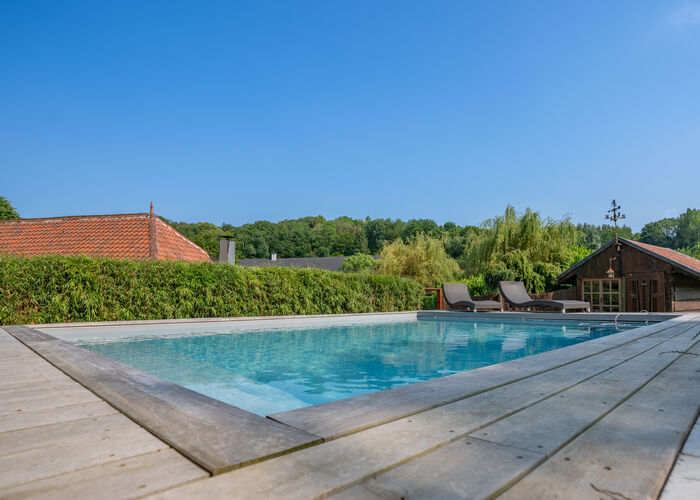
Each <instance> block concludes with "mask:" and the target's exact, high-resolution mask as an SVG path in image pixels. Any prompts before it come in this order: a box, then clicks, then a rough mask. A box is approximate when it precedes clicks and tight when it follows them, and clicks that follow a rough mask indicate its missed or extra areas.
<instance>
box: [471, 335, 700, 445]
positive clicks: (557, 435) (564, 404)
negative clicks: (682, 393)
mask: <svg viewBox="0 0 700 500" xmlns="http://www.w3.org/2000/svg"><path fill="white" fill-rule="evenodd" d="M697 342H698V341H697V340H695V339H693V331H688V332H686V333H685V334H683V335H681V336H679V337H676V338H674V339H671V340H669V341H668V342H665V343H663V344H661V345H659V346H657V347H655V348H653V349H651V350H649V351H647V352H645V353H643V354H640V355H639V356H637V357H634V358H632V359H630V360H629V361H627V362H625V363H622V364H620V365H618V366H615V367H613V368H611V369H610V370H608V371H605V372H603V373H601V374H599V375H597V376H595V377H593V378H591V379H589V380H586V381H584V382H582V383H580V384H577V385H576V386H574V387H572V388H570V389H568V390H566V391H563V392H562V393H560V394H558V395H556V396H554V397H551V398H548V399H546V400H544V401H542V402H540V403H537V404H535V405H533V406H531V407H529V408H525V409H524V410H522V411H521V412H518V413H516V414H514V415H511V416H510V417H507V418H504V419H502V420H499V421H498V422H495V423H493V424H491V425H489V426H487V427H484V428H482V429H480V430H479V431H478V433H476V434H474V435H473V437H479V438H481V439H486V440H488V441H491V442H495V443H500V444H503V445H506V446H514V447H517V448H522V449H527V450H531V451H538V452H542V453H546V454H552V453H554V452H556V451H557V450H558V449H559V448H560V447H561V446H563V445H564V444H566V443H567V442H569V441H570V440H571V439H573V438H574V437H576V436H577V435H578V434H579V433H581V432H583V431H584V430H585V429H586V428H588V427H589V426H590V425H592V424H593V423H594V422H595V421H596V420H598V419H599V418H601V416H603V415H605V414H607V413H609V412H610V411H612V410H613V409H614V408H615V407H616V406H617V405H619V404H620V403H622V402H623V401H624V400H626V399H627V398H629V397H630V396H632V394H634V393H635V392H636V391H637V390H639V389H640V388H641V387H642V386H643V385H644V384H645V383H647V382H648V381H649V380H651V379H653V378H654V377H655V376H656V375H657V374H658V373H659V372H661V371H662V370H663V369H665V368H666V367H667V366H669V365H670V364H671V363H672V362H674V360H676V359H678V357H679V356H680V355H679V354H677V353H672V352H669V351H673V350H676V351H683V350H686V349H688V348H689V347H691V346H692V345H694V344H697ZM662 353H663V354H662Z"/></svg>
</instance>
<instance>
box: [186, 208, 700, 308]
mask: <svg viewBox="0 0 700 500" xmlns="http://www.w3.org/2000/svg"><path fill="white" fill-rule="evenodd" d="M175 226H176V227H177V229H179V230H180V231H181V232H183V233H184V234H185V235H186V236H188V237H190V238H192V239H193V240H194V241H195V242H197V243H199V244H200V245H202V246H204V247H205V248H206V249H207V250H208V251H209V252H211V253H212V254H214V255H216V253H217V252H218V235H219V234H230V235H233V236H234V238H235V239H236V241H237V244H238V246H237V250H236V254H237V256H238V257H239V258H244V257H268V256H269V255H270V253H271V252H276V253H277V255H278V256H279V257H297V256H305V257H308V256H325V255H355V254H367V253H369V254H377V253H379V252H380V251H381V249H382V248H383V247H385V246H387V245H391V254H392V255H393V257H392V258H393V262H392V263H391V264H386V265H383V266H381V265H380V268H382V269H383V271H382V272H386V273H389V272H396V273H398V274H401V275H410V276H414V277H416V279H418V280H419V281H421V282H422V283H425V284H428V283H429V286H435V285H436V283H435V282H434V281H435V280H436V279H437V275H436V274H435V273H434V270H431V269H430V268H431V266H433V264H426V265H425V269H422V270H418V269H417V267H416V265H415V261H413V260H411V259H412V258H409V257H408V254H409V253H410V252H411V248H412V247H411V244H412V242H413V241H414V240H415V239H416V238H417V237H418V236H421V237H423V238H424V240H423V243H424V244H425V242H426V241H428V240H429V239H432V240H434V241H433V242H432V243H431V245H433V246H435V245H436V243H435V242H437V243H438V244H439V245H441V246H442V247H443V249H444V251H445V254H446V255H447V257H448V258H449V259H450V260H447V261H445V262H444V263H443V264H444V266H443V267H444V268H450V269H454V263H455V262H456V263H457V264H458V265H459V267H460V269H461V270H458V271H456V272H447V273H445V274H444V276H450V275H453V276H454V277H455V278H456V279H459V280H464V281H469V283H470V285H469V286H470V290H472V289H473V290H474V291H473V293H474V294H475V295H477V294H486V293H493V292H495V291H496V284H497V283H498V281H500V280H522V281H525V283H526V284H527V286H528V289H529V290H530V291H531V292H540V291H544V290H551V289H553V288H555V287H556V276H557V275H558V274H559V273H561V272H562V271H563V270H564V269H566V268H567V267H568V266H569V265H571V264H572V263H574V262H576V261H577V260H579V259H581V258H583V257H585V256H586V255H587V254H588V253H590V252H592V251H595V250H597V249H598V248H600V247H601V245H604V244H605V243H607V242H608V241H610V240H612V239H613V238H614V235H615V229H614V227H613V226H612V225H609V224H603V225H600V226H597V225H593V224H578V225H576V226H574V225H573V224H572V223H571V222H570V221H569V220H568V219H563V220H560V221H556V220H552V219H543V218H542V217H541V216H540V215H539V214H538V213H537V212H533V211H531V210H530V209H526V210H525V212H524V213H522V214H517V213H516V212H515V209H514V208H513V207H508V208H507V209H506V212H505V214H504V215H502V216H499V217H495V218H493V219H489V220H487V221H485V222H484V223H483V224H482V225H480V226H478V227H475V226H464V227H460V226H457V225H456V224H454V223H453V222H446V223H445V224H443V225H442V226H440V225H438V224H437V223H435V222H434V221H432V220H430V219H412V220H409V221H407V222H404V221H401V220H391V219H370V218H367V219H365V220H358V219H350V218H348V217H340V218H338V219H334V220H326V219H324V218H323V217H320V216H319V217H305V218H303V219H296V220H288V221H282V222H279V223H276V224H275V223H271V222H266V221H259V222H256V223H254V224H246V225H243V226H240V227H233V226H230V225H227V224H224V225H223V226H221V227H218V226H214V225H213V224H206V223H200V224H186V223H175ZM619 235H620V236H621V237H623V238H627V239H631V240H640V241H644V242H647V243H651V244H654V245H660V246H666V247H670V248H675V249H677V250H679V251H681V252H684V253H687V254H689V255H692V256H694V257H696V258H700V210H693V209H688V210H687V211H686V212H685V213H684V214H682V215H680V216H679V217H677V218H666V219H661V220H659V221H655V222H651V223H649V224H647V225H645V226H644V228H643V229H642V231H641V233H633V232H632V229H631V228H630V227H629V226H625V225H622V226H620V228H619ZM399 240H400V241H401V244H399V243H397V241H399ZM401 253H406V254H407V255H406V256H405V257H401V258H399V254H401ZM441 258H442V257H441ZM452 259H453V260H452ZM399 261H404V262H406V263H407V262H412V264H411V266H413V267H412V268H409V267H410V266H409V267H406V268H403V269H402V268H401V266H399V265H398V264H397V262H399ZM367 262H369V261H367ZM350 264H351V263H349V264H348V265H350ZM405 265H406V266H408V264H405ZM392 266H393V267H392ZM402 266H403V264H402ZM367 267H369V266H367ZM389 269H394V270H393V271H389Z"/></svg>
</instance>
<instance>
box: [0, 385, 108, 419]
mask: <svg viewBox="0 0 700 500" xmlns="http://www.w3.org/2000/svg"><path fill="white" fill-rule="evenodd" d="M93 401H100V399H99V398H98V397H97V396H95V395H94V394H92V393H91V392H90V391H88V390H86V389H85V388H84V387H80V386H79V385H77V384H76V386H75V387H74V388H72V389H63V390H61V391H57V392H55V393H49V392H46V391H31V394H27V395H26V396H25V395H22V394H21V393H20V394H13V395H12V396H11V397H9V396H8V397H5V396H3V397H2V399H0V416H2V415H8V414H12V413H18V412H21V411H32V410H41V409H43V408H58V407H60V406H65V405H73V404H78V403H89V402H93Z"/></svg>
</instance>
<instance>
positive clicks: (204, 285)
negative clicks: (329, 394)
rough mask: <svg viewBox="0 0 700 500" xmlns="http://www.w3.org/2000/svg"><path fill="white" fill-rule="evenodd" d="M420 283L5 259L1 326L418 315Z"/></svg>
mask: <svg viewBox="0 0 700 500" xmlns="http://www.w3.org/2000/svg"><path fill="white" fill-rule="evenodd" d="M423 293H424V291H423V288H422V287H421V286H420V285H419V284H418V283H416V282H415V281H412V280H408V279H404V278H399V277H393V276H377V275H368V274H346V273H335V272H329V271H321V270H317V269H287V268H278V267H270V268H250V267H240V266H231V265H227V264H219V263H214V262H211V263H209V262H206V263H189V262H163V261H132V260H114V259H104V258H98V259H95V258H88V257H62V256H43V257H34V258H29V259H27V258H20V257H10V256H4V257H0V296H2V301H0V324H4V325H8V324H31V323H57V322H73V321H76V322H78V321H111V320H140V319H166V318H206V317H233V316H273V315H294V314H331V313H361V312H377V311H403V310H416V309H418V308H419V306H420V304H421V300H422V298H423Z"/></svg>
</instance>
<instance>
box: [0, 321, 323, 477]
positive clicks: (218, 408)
mask: <svg viewBox="0 0 700 500" xmlns="http://www.w3.org/2000/svg"><path fill="white" fill-rule="evenodd" d="M4 329H5V331H7V332H8V333H10V334H11V335H13V336H15V338H17V339H18V340H20V341H22V342H23V343H24V344H25V345H27V346H28V347H30V348H31V349H32V350H34V351H35V352H37V353H38V354H39V355H41V356H42V357H44V358H45V359H47V360H49V361H50V362H51V363H52V364H53V365H54V366H56V367H58V368H60V369H61V370H62V371H63V372H65V373H67V374H69V375H70V376H71V377H72V378H73V379H75V380H77V381H78V382H80V383H81V384H83V385H85V386H87V387H90V390H91V391H93V392H94V393H95V394H96V395H97V396H99V397H101V398H103V399H105V400H107V401H109V402H110V404H111V405H112V406H114V407H116V408H117V409H119V410H120V411H121V412H123V413H124V414H126V415H128V416H129V418H131V419H133V420H135V421H137V422H138V423H139V424H140V425H142V426H143V427H145V428H146V429H148V430H149V431H150V432H152V433H153V434H155V435H156V436H158V437H159V438H160V439H162V440H163V441H165V442H166V443H168V444H170V445H171V446H173V447H174V448H176V449H177V450H179V451H180V452H181V453H183V454H184V455H185V456H187V457H188V458H190V459H191V460H194V461H195V462H196V463H197V464H199V465H200V466H202V467H204V468H205V469H207V470H208V471H210V472H212V473H215V474H216V473H220V472H223V471H226V470H231V469H233V468H236V467H240V466H242V465H245V464H248V463H254V462H257V461H259V460H262V459H265V458H268V457H273V456H277V455H280V454H283V453H288V452H291V451H294V450H297V449H300V448H304V447H307V446H311V445H314V444H317V443H320V442H321V438H319V437H318V436H314V435H311V434H309V433H307V432H304V431H301V430H298V429H294V428H291V427H288V426H286V425H283V424H280V423H278V422H275V421H272V420H270V419H266V418H263V417H260V416H258V415H255V414H252V413H249V412H247V411H244V410H241V409H240V408H236V407H234V406H231V405H228V404H226V403H223V402H221V401H217V400H215V399H212V398H209V397H207V396H205V395H203V394H200V393H197V392H194V391H191V390H189V389H186V388H184V387H181V386H179V385H176V384H173V383H172V382H168V381H166V380H163V379H160V378H158V377H155V376H153V375H150V374H147V373H144V372H142V371H140V370H137V369H135V368H133V367H131V366H128V365H125V364H123V363H119V362H118V361H114V360H112V359H109V358H106V357H104V356H101V355H99V354H97V353H95V352H92V351H87V350H85V349H81V348H79V347H77V346H75V345H72V344H69V343H68V342H64V341H62V340H59V339H56V338H54V337H52V336H50V335H48V334H45V333H42V332H39V331H36V330H32V329H30V328H25V327H4ZM192 429H197V432H192Z"/></svg>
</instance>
